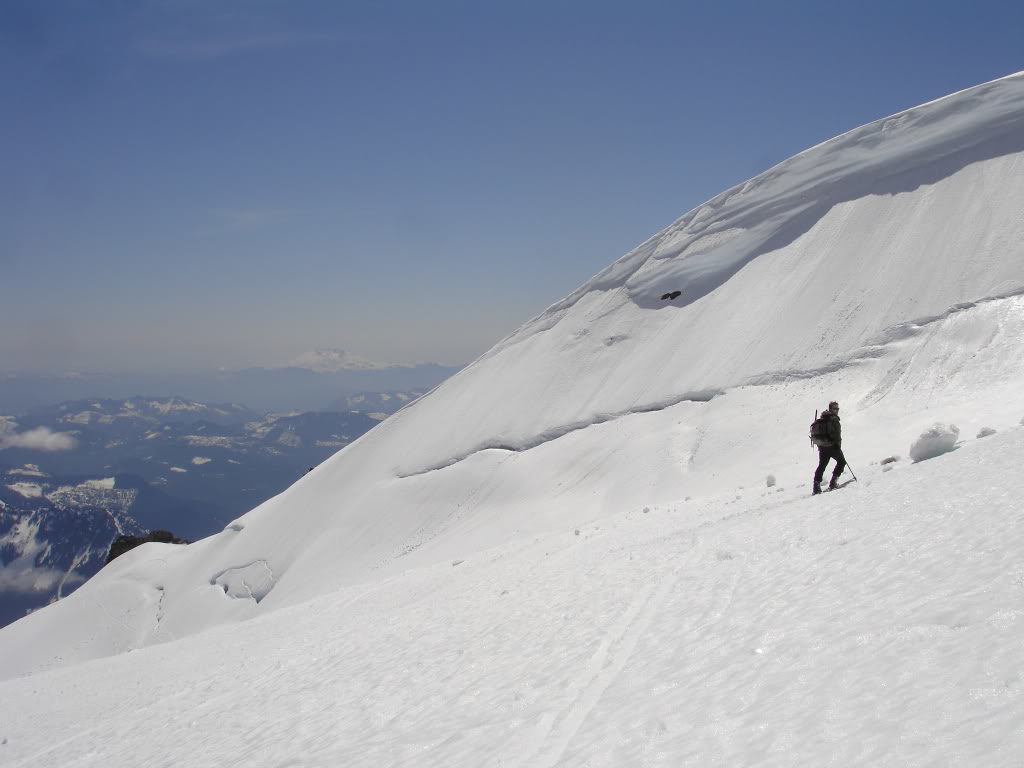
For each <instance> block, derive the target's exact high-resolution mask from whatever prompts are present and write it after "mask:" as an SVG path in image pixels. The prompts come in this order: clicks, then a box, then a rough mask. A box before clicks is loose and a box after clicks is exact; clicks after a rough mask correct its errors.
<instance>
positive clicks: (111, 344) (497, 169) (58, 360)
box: [0, 0, 1024, 374]
mask: <svg viewBox="0 0 1024 768" xmlns="http://www.w3.org/2000/svg"><path fill="white" fill-rule="evenodd" d="M1022 26H1024V8H1022V7H1021V6H1020V5H1019V4H1010V3H1007V2H994V1H989V2H979V3H975V4H972V5H971V6H970V7H967V6H964V5H962V4H958V3H952V2H929V3H925V2H908V3H901V4H899V5H898V6H892V5H891V4H883V3H880V2H869V3H865V4H860V5H858V6H857V8H856V9H850V8H848V7H830V6H823V5H821V4H818V3H811V2H794V3H789V4H786V6H784V7H781V8H780V7H773V6H766V5H763V4H757V3H742V2H741V3H718V4H714V5H705V4H690V3H683V4H680V3H664V2H651V1H648V2H635V3H630V4H629V5H628V6H627V5H626V4H623V3H610V2H599V3H580V2H567V3H559V4H550V3H538V2H517V3H499V4H487V6H486V7H484V6H480V5H478V4H472V3H461V2H455V3H445V4H442V5H438V6H434V5H431V6H426V5H424V4H421V3H414V2H382V3H374V4H355V3H347V2H346V3H327V2H305V3H301V4H287V3H283V2H241V1H236V2H226V3H220V4H217V5H216V6H210V5H207V4H202V3H193V2H184V1H178V0H149V1H147V2H138V3H128V4H126V3H118V4H111V5H101V6H97V5H95V4H86V3H58V2H11V3H5V4H4V6H3V8H2V9H0V39H2V40H3V43H4V44H3V46H2V47H0V63H2V64H3V66H2V71H3V72H4V74H3V75H0V98H3V101H4V103H5V104H7V105H8V106H9V109H8V110H7V118H6V119H5V120H4V122H3V125H4V129H5V131H4V133H5V138H6V141H4V142H2V143H0V167H3V168H4V169H5V171H4V174H3V176H2V180H0V196H2V197H0V199H2V201H3V205H2V206H0V274H2V275H3V281H4V285H5V290H4V292H3V298H4V301H3V302H2V303H0V374H4V373H11V372H15V371H32V372H40V373H64V372H69V371H83V372H88V371H103V370H118V371H130V370H145V371H150V372H159V371H181V370H213V369H218V368H232V369H237V368H244V367H250V366H256V367H262V366H279V365H283V364H285V363H287V362H289V361H292V360H296V359H301V358H302V356H303V355H304V354H306V353H308V352H309V351H310V350H312V349H316V348H322V349H344V350H347V351H348V352H349V353H350V354H351V355H353V356H355V357H360V358H365V359H368V360H371V361H379V362H395V363H403V362H404V363H408V362H413V361H425V360H429V361H434V362H438V363H444V364H453V365H460V364H464V363H466V362H469V361H470V360H472V359H473V358H475V357H476V356H478V355H479V354H481V353H483V352H484V351H486V350H487V349H488V348H489V347H491V346H492V345H493V344H494V343H495V342H497V341H498V340H499V339H500V338H502V337H504V336H505V335H507V334H508V333H510V332H511V331H513V330H514V329H515V328H516V327H518V326H520V325H521V324H522V323H523V322H525V321H526V320H528V319H529V318H530V317H532V316H534V315H536V314H538V313H540V312H542V311H543V310H544V309H545V308H546V307H547V306H549V305H550V304H551V303H553V302H555V301H557V300H559V299H560V298H562V297H563V296H565V295H566V294H567V293H568V292H569V291H571V290H572V289H574V288H575V287H576V286H578V285H579V284H580V283H582V282H583V281H585V280H586V278H587V277H589V276H590V275H592V274H594V273H595V272H597V271H598V270H599V269H601V268H602V267H604V266H605V265H607V264H608V263H610V262H611V261H613V260H614V259H616V258H618V257H619V256H621V255H622V254H623V253H625V252H627V251H629V250H630V249H631V248H633V247H634V246H636V245H637V244H638V243H640V242H641V241H643V240H644V239H645V238H646V237H648V236H649V235H651V234H652V233H654V232H656V231H658V230H660V229H662V228H663V227H664V226H666V225H667V224H668V223H670V222H671V221H672V220H674V219H675V218H676V217H678V216H679V215H680V214H682V213H684V212H685V211H687V210H689V209H691V208H693V207H694V206H696V205H698V204H699V203H701V202H702V201H704V200H706V199H708V198H710V197H712V196H713V195H715V194H717V193H718V192H720V191H721V190H722V189H725V188H728V187H729V186H732V185H734V184H737V183H740V182H742V181H743V180H745V179H747V178H750V177H752V176H754V175H756V174H757V173H759V172H760V171H763V170H765V169H766V168H768V167H771V166H772V165H774V164H775V163H777V162H780V161H782V160H783V159H785V158H787V157H789V156H790V155H792V154H793V153H794V152H797V151H800V150H801V149H803V148H804V147H808V146H812V145H814V144H817V143H819V142H821V141H824V140H827V139H829V138H831V137H832V136H835V135H837V134H839V133H842V132H844V131H846V130H849V129H850V128H852V127H854V126H857V125H862V124H864V123H868V122H871V121H873V120H876V119H879V118H882V117H884V116H886V115H889V114H893V113H895V112H898V111H900V110H902V109H905V108H908V107H911V106H913V105H915V104H920V103H923V102H926V101H929V100H931V99H934V98H938V97H941V96H943V95H945V94H947V93H950V92H953V91H957V90H960V89H963V88H967V87H970V86H972V85H975V84H977V83H980V82H984V81H988V80H992V79H994V78H997V77H1000V76H1003V75H1006V74H1009V73H1011V72H1014V71H1017V70H1019V69H1021V68H1022V64H1021V59H1020V46H1019V30H1020V29H1021V28H1022Z"/></svg>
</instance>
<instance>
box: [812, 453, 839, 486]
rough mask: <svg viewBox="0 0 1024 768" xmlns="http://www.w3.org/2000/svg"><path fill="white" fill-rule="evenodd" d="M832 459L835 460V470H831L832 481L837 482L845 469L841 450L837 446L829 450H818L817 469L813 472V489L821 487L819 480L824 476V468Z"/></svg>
mask: <svg viewBox="0 0 1024 768" xmlns="http://www.w3.org/2000/svg"><path fill="white" fill-rule="evenodd" d="M832 459H835V460H836V468H835V469H833V470H832V479H833V480H838V479H839V476H840V475H841V474H843V470H844V469H846V457H845V456H843V449H842V448H840V447H839V446H838V445H836V446H832V447H831V448H822V447H819V448H818V468H817V469H816V470H814V487H815V488H817V487H818V486H820V485H821V478H822V477H824V476H825V466H826V465H827V464H828V463H829V461H831V460H832Z"/></svg>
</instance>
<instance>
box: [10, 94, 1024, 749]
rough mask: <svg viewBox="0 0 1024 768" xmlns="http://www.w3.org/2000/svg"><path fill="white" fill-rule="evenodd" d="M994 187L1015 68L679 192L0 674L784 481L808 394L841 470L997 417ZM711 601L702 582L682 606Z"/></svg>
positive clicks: (1020, 303) (1012, 211) (133, 563)
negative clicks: (465, 353) (647, 221)
mask: <svg viewBox="0 0 1024 768" xmlns="http://www.w3.org/2000/svg"><path fill="white" fill-rule="evenodd" d="M680 151H685V148H681V150H680ZM1022 201H1024V75H1015V76H1012V77H1008V78H1004V79H1002V80H998V81H995V82H993V83H988V84H985V85H983V86H979V87H978V88H974V89H970V90H968V91H964V92H961V93H957V94H953V95H952V96H950V97H947V98H945V99H940V100H939V101H936V102H932V103H930V104H926V105H924V106H921V107H916V108H914V109H910V110H907V111H905V112H903V113H901V114H899V115H896V116H894V117H892V118H888V119H886V120H881V121H878V122H876V123H872V124H870V125H867V126H864V127H862V128H858V129H857V130H855V131H851V132H850V133H847V134H844V135H843V136H840V137H838V138H837V139H833V140H832V141H828V142H825V143H823V144H821V145H818V146H817V147H813V148H811V149H809V150H807V151H806V152H803V153H801V154H799V155H797V156H796V157H793V158H791V159H789V160H787V161H785V162H783V163H780V164H779V165H777V166H775V167H774V168H772V169H770V170H769V171H767V172H766V173H764V174H761V175H760V176H758V177H756V178H755V179H752V180H751V181H749V182H747V183H746V184H742V185H739V186H738V187H735V188H734V189H731V190H729V191H727V192H725V193H723V194H722V195H719V196H718V197H716V198H714V199H712V200H711V201H710V202H709V203H707V204H706V205H704V206H701V207H700V208H698V209H696V210H694V211H691V212H690V213H688V214H686V215H685V216H683V217H682V218H681V219H679V220H678V221H677V222H676V223H675V224H673V225H672V226H670V227H669V228H668V229H666V230H665V231H663V232H662V233H660V234H659V235H657V236H655V237H654V238H651V239H649V240H648V241H647V242H645V243H644V244H643V245H641V246H640V247H639V248H638V249H636V250H635V251H634V252H632V253H631V254H629V255H627V256H626V257H624V258H623V259H620V260H619V261H617V262H615V263H614V264H612V265H611V266H610V267H609V268H608V269H606V270H605V271H603V272H602V273H600V274H599V275H598V276H597V277H595V278H594V279H593V280H591V281H589V282H588V283H586V284H585V285H583V286H582V287H581V288H580V289H579V290H578V291H576V292H574V293H573V294H572V295H571V296H569V297H567V298H566V299H565V300H564V301H561V302H559V303H558V304H556V305H554V306H553V307H552V308H551V309H550V310H549V311H547V312H546V313H544V314H542V315H540V316H539V317H537V318H535V319H534V320H532V321H530V322H528V323H527V324H526V325H524V326H523V327H522V328H521V329H520V330H519V331H517V332H515V333H513V334H512V335H510V336H509V337H508V338H506V339H505V340H503V341H502V342H500V343H499V344H497V345H496V346H495V347H494V348H493V349H492V350H491V351H490V352H488V353H487V354H485V355H484V356H483V357H481V358H480V359H479V360H477V361H476V362H475V363H473V364H472V365H470V366H468V367H466V368H465V369H463V370H462V371H460V372H459V373H458V374H456V375H455V376H453V377H452V378H451V379H449V380H448V381H446V382H445V383H444V384H442V385H441V386H439V387H438V388H436V389H435V390H433V391H432V392H430V393H428V394H427V395H425V396H424V397H422V398H420V399H419V400H417V401H416V402H415V403H413V404H411V405H409V406H407V407H406V408H404V409H402V410H400V411H399V412H398V413H396V414H395V415H393V416H391V417H389V418H388V419H387V420H385V421H384V422H382V423H381V424H380V425H379V426H377V427H375V428H374V429H373V430H371V431H370V432H368V433H367V434H365V435H363V436H362V437H361V438H360V439H359V440H358V441H356V442H354V443H352V444H351V445H349V446H348V447H347V448H345V449H344V450H342V451H340V452H339V453H337V454H336V455H335V456H333V457H332V458H331V459H329V460H327V461H325V462H324V463H323V464H321V465H320V466H318V467H316V469H315V470H314V471H312V472H309V473H308V474H306V475H305V476H304V477H302V478H301V479H300V480H299V481H298V482H296V483H295V484H294V485H293V486H292V487H290V488H289V489H288V490H287V491H285V492H284V493H282V494H280V495H279V496H277V497H275V498H273V499H270V500H268V501H267V502H265V503H264V504H262V505H261V506H259V507H257V508H256V509H254V510H252V511H251V512H249V513H248V514H246V515H244V516H243V517H242V518H240V519H238V520H236V521H235V522H234V523H232V524H231V525H230V526H229V527H228V528H227V529H225V530H224V531H222V532H221V533H219V534H217V535H215V536H212V537H210V538H208V539H205V540H202V541H200V542H197V543H196V544H193V545H190V546H188V547H183V548H179V549H178V550H168V549H160V548H157V549H153V548H148V549H147V548H141V549H140V550H137V551H133V552H132V553H129V554H128V555H127V556H125V558H119V560H118V561H115V563H113V564H111V566H109V567H108V568H106V569H104V571H102V572H101V573H100V574H99V575H98V576H97V577H96V578H94V579H92V580H91V581H90V582H88V583H86V584H85V585H83V587H82V588H81V589H80V590H79V591H78V592H77V593H76V594H75V595H72V596H71V597H70V598H68V599H66V600H62V601H60V602H58V603H56V604H55V605H53V606H50V607H48V608H47V609H45V610H42V611H39V612H37V613H35V614H33V615H31V616H29V617H27V618H26V619H24V620H21V621H19V622H17V623H15V624H14V625H12V626H10V627H7V628H5V629H4V630H2V631H0V679H2V678H3V677H9V676H13V675H19V674H24V673H26V672H30V671H32V670H38V669H43V668H47V667H50V666H53V665H55V664H68V663H74V662H76V661H81V660H84V659H90V658H95V657H97V656H103V655H108V654H113V653H118V652H121V651H124V650H127V649H130V648H138V647H142V646H146V645H151V644H154V643H159V642H165V641H174V640H177V639H179V638H181V637H185V636H188V635H192V634H194V633H196V632H199V631H201V630H204V629H207V628H210V627H212V626H215V625H218V624H231V623H233V622H236V621H240V620H243V619H251V618H259V617H263V618H267V617H268V615H269V614H270V613H272V612H273V611H275V610H279V609H284V608H289V607H291V606H296V605H297V604H300V603H303V602H305V601H309V600H311V599H314V598H318V597H324V596H328V595H331V594H333V593H335V592H336V591H337V590H339V589H348V588H353V587H354V585H364V587H365V589H371V590H372V589H374V587H373V586H372V585H377V584H383V583H386V580H387V579H389V578H398V577H399V575H400V574H402V573H404V572H407V571H409V570H410V569H416V568H419V567H426V566H432V565H436V564H438V563H441V564H444V566H445V567H446V568H447V569H449V570H451V564H452V563H455V562H459V563H463V565H460V567H459V568H458V569H455V570H457V571H462V570H465V568H466V565H467V564H469V563H471V562H472V558H473V556H474V555H475V554H476V553H480V552H483V551H485V550H489V549H493V548H496V547H497V548H500V547H506V546H510V544H509V543H510V542H514V541H520V540H524V541H528V540H532V537H536V536H541V535H544V534H545V532H548V531H552V530H559V531H574V530H582V531H585V530H587V527H588V526H594V525H599V521H601V520H602V519H605V518H607V517H608V516H613V515H617V514H621V513H622V512H623V511H624V510H630V509H643V508H645V507H657V506H658V505H662V506H666V505H668V506H671V505H675V504H678V503H681V502H680V500H683V499H686V498H687V497H690V498H692V499H695V500H700V499H710V498H714V499H719V500H721V499H734V498H736V497H738V496H739V495H741V494H742V493H744V492H745V491H744V488H747V489H749V488H752V487H757V488H758V489H759V491H760V492H762V493H769V494H778V495H779V497H784V498H788V499H791V500H795V499H797V498H799V497H800V496H801V495H802V494H804V493H807V494H809V481H810V474H811V472H812V471H813V465H814V463H815V461H816V455H815V453H814V451H813V449H812V448H811V446H810V445H809V443H808V442H807V438H806V435H807V425H808V424H809V423H810V421H811V419H812V418H813V415H814V411H815V410H817V409H820V408H822V407H824V406H825V405H826V403H828V402H829V400H833V399H835V400H839V401H840V403H841V404H842V419H843V422H842V423H843V435H844V441H843V447H844V450H845V452H846V456H847V459H848V460H849V462H850V464H851V467H852V468H853V469H854V471H855V472H856V473H857V475H858V477H861V476H865V477H870V476H871V472H872V470H871V469H869V467H871V466H872V463H873V462H880V461H882V460H883V459H885V458H886V457H891V456H894V455H898V454H901V453H905V452H906V449H907V446H908V445H910V444H911V443H912V442H913V441H914V440H915V439H916V438H917V437H918V436H919V435H920V434H921V430H922V429H923V428H925V427H926V426H927V425H928V424H932V423H935V422H943V423H956V424H957V425H958V426H959V427H960V429H961V434H963V435H976V434H979V433H980V431H982V430H984V429H991V430H995V431H996V432H997V433H998V435H996V436H993V437H987V438H985V441H986V444H988V443H991V442H992V441H996V440H999V439H1000V437H1001V436H1002V435H1003V434H1004V433H1005V432H1006V431H1007V430H1009V429H1011V428H1015V427H1016V426H1018V421H1019V420H1020V418H1021V414H1024V391H1022V388H1021V387H1020V381H1021V380H1022V379H1024V345H1022V343H1021V339H1022V338H1024V217H1022V216H1021V211H1022V210H1024V205H1022ZM676 290H678V291H679V292H680V293H679V295H678V296H677V297H676V298H675V299H673V300H665V301H662V300H661V298H660V297H661V296H662V295H664V294H666V293H669V294H671V293H672V292H674V291H676ZM961 453H963V452H962V451H957V453H956V455H957V456H958V455H959V454H961ZM950 458H951V459H952V458H954V457H950ZM935 463H936V464H939V463H940V462H935ZM886 466H887V468H888V469H889V470H890V471H892V472H896V471H900V470H901V468H902V465H897V468H896V469H893V467H892V466H891V465H886ZM907 466H915V467H927V463H926V464H925V465H916V464H914V465H911V464H910V463H909V462H908V463H907ZM880 472H881V470H880ZM768 476H771V477H772V478H774V485H772V486H771V487H769V488H768V489H767V491H766V490H765V478H766V477H768ZM886 476H889V475H886ZM842 493H843V494H847V493H849V491H845V490H844V491H843V492H842ZM841 495H842V494H837V496H840V497H841ZM772 498H775V497H774V496H772ZM716 503H718V502H716ZM723 503H725V502H723ZM765 503H766V504H769V503H770V502H769V501H766V502H765ZM830 503H831V502H830ZM921 514H922V515H923V514H926V512H924V511H922V512H921ZM149 546H150V547H152V546H153V545H149ZM729 551H730V552H733V550H732V549H730V550H729ZM723 552H724V550H723ZM674 554H677V555H681V554H682V553H680V552H676V553H674ZM734 554H735V553H734ZM122 559H123V560H124V562H121V560H122ZM735 559H737V560H739V559H741V558H738V557H737V558H735ZM716 562H717V561H716ZM720 562H732V561H730V560H729V558H727V557H726V558H724V559H722V560H721V561H720ZM522 567H523V568H524V569H525V570H529V569H530V567H531V566H530V565H529V564H528V563H525V562H524V563H523V564H522ZM659 583H663V582H659ZM667 583H671V582H667ZM366 585H371V586H366ZM726 586H728V583H726ZM667 589H669V590H670V591H671V590H673V589H675V588H674V587H671V588H667ZM721 589H723V587H722V585H721V584H718V586H716V587H715V590H714V591H715V592H716V594H718V592H719V591H721ZM632 593H633V594H634V595H637V596H638V597H639V598H640V600H639V602H637V603H635V604H634V603H630V604H629V605H627V606H624V607H622V609H621V611H620V615H624V616H627V617H632V618H630V620H629V622H627V623H628V624H629V626H625V625H622V627H619V628H616V627H618V625H615V626H613V628H612V629H611V630H610V631H609V632H610V634H609V635H607V636H608V637H609V638H611V639H610V641H609V644H608V646H607V647H606V648H605V650H604V652H603V653H597V654H596V655H595V656H594V657H593V658H594V659H595V661H594V662H593V665H592V666H591V667H590V668H588V669H587V671H586V673H581V674H579V675H578V676H576V677H574V684H573V686H572V692H571V694H569V695H568V696H567V697H566V700H565V701H564V702H563V703H564V704H565V706H564V707H555V708H551V709H550V710H547V711H545V712H538V713H536V719H535V721H534V722H533V723H532V724H531V727H530V729H529V732H530V733H532V734H533V737H532V739H529V740H527V744H526V747H525V752H524V754H523V755H522V760H527V758H529V759H530V760H533V759H535V760H536V762H535V764H545V763H551V764H554V763H556V762H558V761H559V760H560V759H561V756H562V755H563V754H568V752H563V750H567V749H569V748H570V747H571V745H572V743H573V740H574V739H576V738H578V735H579V734H584V733H588V728H587V720H588V718H590V717H591V715H590V714H589V713H590V712H596V711H599V704H600V700H601V699H602V697H603V696H605V695H606V691H607V690H609V687H610V686H611V685H612V684H613V682H614V680H613V678H614V676H615V675H616V674H618V671H619V670H621V669H622V668H623V667H624V666H627V665H629V664H631V663H632V661H631V659H632V655H631V653H630V651H629V648H630V647H632V646H633V644H634V643H639V642H641V640H642V638H641V636H640V635H642V634H643V628H644V627H645V626H646V622H647V621H648V619H649V618H650V617H651V615H652V614H655V613H657V612H658V611H659V610H660V609H659V606H660V605H661V604H662V603H661V602H660V601H661V599H662V597H663V593H662V592H661V591H660V589H659V588H657V587H655V588H653V589H643V590H632ZM231 597H234V598H239V599H229V598H231ZM493 597H494V596H493V595H492V598H493ZM726 597H728V595H726ZM250 598H251V599H250ZM770 598H771V596H766V599H770ZM727 605H728V601H718V600H717V599H716V600H712V601H711V603H710V604H709V607H708V608H707V612H708V613H707V615H708V617H709V619H708V621H710V622H711V623H712V624H713V623H714V621H715V619H714V617H715V616H716V615H717V611H718V610H719V609H720V608H722V607H723V606H725V607H727ZM676 607H677V608H680V609H681V610H682V608H683V606H676ZM467 610H473V607H472V606H469V607H467ZM622 611H624V613H622ZM697 626H698V627H699V626H700V625H699V622H698V625H697ZM620 629H621V631H619V630H620ZM634 629H636V632H634ZM691 635H692V636H694V637H697V636H698V635H699V633H691ZM598 646H600V643H598ZM662 650H664V649H662ZM539 652H540V651H539V650H538V653H539ZM684 685H685V683H684ZM589 736H593V733H592V732H591V733H590V734H589ZM385 762H386V761H385ZM476 762H477V763H478V764H484V763H486V760H485V761H483V762H480V761H476ZM527 762H528V761H527ZM632 762H637V761H632ZM472 763H473V761H470V763H468V764H472ZM510 764H526V763H523V762H522V761H520V762H518V763H517V762H513V763H510ZM622 764H630V760H626V761H625V762H622ZM737 764H739V763H737Z"/></svg>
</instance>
